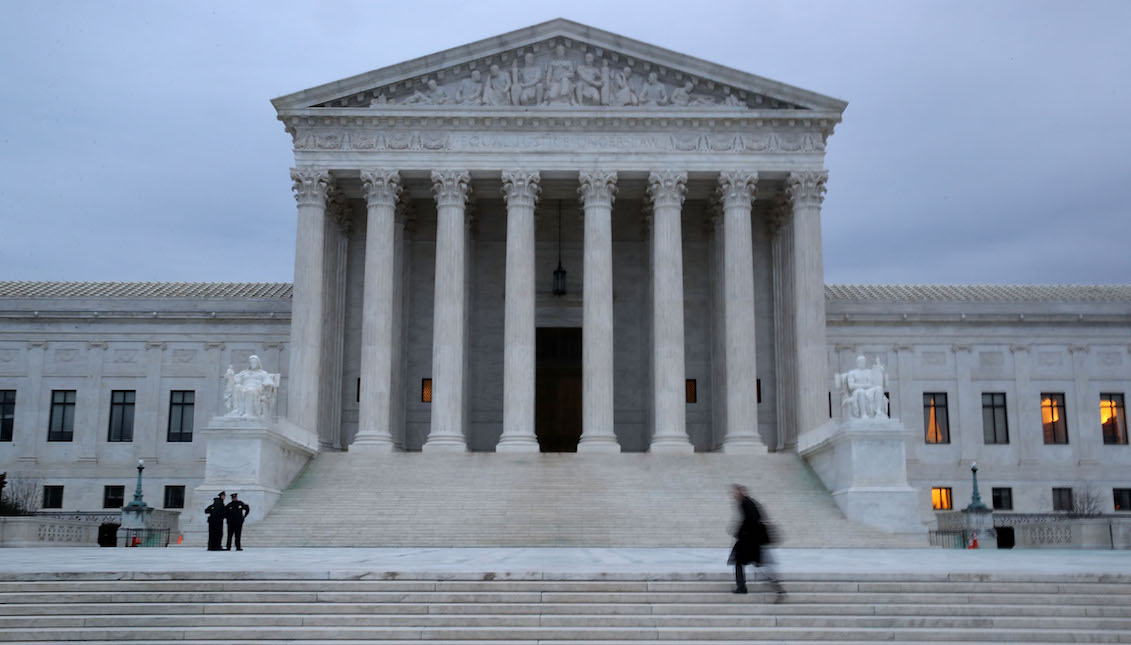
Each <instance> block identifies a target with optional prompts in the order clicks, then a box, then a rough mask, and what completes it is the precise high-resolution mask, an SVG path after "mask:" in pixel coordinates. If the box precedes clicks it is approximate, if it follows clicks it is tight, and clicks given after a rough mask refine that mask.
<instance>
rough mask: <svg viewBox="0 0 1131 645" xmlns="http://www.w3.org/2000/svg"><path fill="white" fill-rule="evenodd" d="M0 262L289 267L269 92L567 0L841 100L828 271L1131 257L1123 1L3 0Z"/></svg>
mask: <svg viewBox="0 0 1131 645" xmlns="http://www.w3.org/2000/svg"><path fill="white" fill-rule="evenodd" d="M0 15H2V16H3V17H2V19H0V280H125V281H134V280H172V281H289V280H291V279H292V273H293V262H294V235H295V203H294V199H293V198H292V196H291V190H290V183H291V182H290V179H289V176H288V169H289V168H290V166H291V165H292V163H293V157H292V155H291V141H290V137H289V136H288V135H287V134H286V133H285V132H284V131H283V126H282V124H281V123H279V122H278V121H277V120H276V119H275V112H274V110H273V108H272V107H271V104H270V99H271V98H274V97H276V96H281V95H283V94H288V93H291V92H294V91H297V90H301V89H304V88H307V87H311V86H314V85H319V84H322V83H326V82H329V81H333V80H337V79H339V78H343V77H346V76H351V75H353V74H357V73H361V72H365V71H369V70H371V69H376V68H379V67H383V66H385V65H389V64H393V63H397V62H400V61H403V60H407V59H410V58H414V57H417V56H420V55H424V54H428V53H432V52H434V51H438V50H442V49H446V48H448V47H453V46H457V45H462V44H465V43H468V42H471V41H475V40H478V39H481V38H485V37H488V36H493V35H497V34H500V33H503V32H506V31H510V30H513V29H517V28H521V27H526V26H529V25H531V24H534V23H538V22H542V21H545V20H548V19H551V18H556V17H564V18H569V19H571V20H575V21H578V22H582V23H586V24H590V25H593V26H595V27H598V28H601V29H605V30H608V31H612V32H614V33H619V34H622V35H625V36H628V37H631V38H636V39H638V40H642V41H645V42H649V43H652V44H655V45H658V46H660V47H665V48H668V49H672V50H675V51H677V52H683V53H686V54H690V55H692V56H696V57H699V58H703V59H706V60H709V61H713V62H717V63H720V64H722V65H726V66H729V67H734V68H737V69H740V70H743V71H747V72H751V73H754V74H758V75H760V76H765V77H768V78H771V79H774V80H777V81H781V82H784V83H788V84H791V85H796V86H799V87H803V88H805V89H809V90H813V91H815V92H819V93H822V94H827V95H830V96H834V97H837V98H841V99H844V100H847V101H848V102H849V106H848V109H847V111H846V112H845V115H844V122H843V123H841V124H840V125H839V126H838V127H837V130H836V133H835V134H834V135H833V137H832V138H831V139H830V141H829V148H828V157H827V166H828V169H829V173H830V179H829V184H828V187H829V192H828V196H827V198H826V200H825V204H824V210H823V215H822V216H823V220H824V250H825V274H826V280H827V281H828V282H864V283H1117V282H1131V216H1129V215H1131V208H1129V207H1128V204H1129V203H1131V202H1129V198H1131V162H1129V160H1128V151H1129V150H1131V89H1129V88H1128V84H1129V83H1131V44H1129V43H1131V2H1124V1H1113V2H984V1H977V2H959V3H954V2H931V3H924V2H905V1H900V2H816V3H804V2H796V1H793V0H790V1H788V2H751V1H739V2H730V3H726V2H709V1H705V0H678V1H675V0H650V1H647V2H614V1H611V0H602V1H599V2H583V1H579V0H574V1H572V2H548V1H538V2H533V1H528V2H489V1H485V0H474V1H466V0H464V1H460V2H422V1H419V0H410V1H403V2H395V3H393V2H317V3H315V2H288V3H284V2H231V1H224V2H201V1H193V2H179V3H172V2H114V3H111V2H87V1H83V2H78V1H76V2H61V3H59V2H46V1H43V0H36V1H34V2H31V1H19V2H16V1H14V0H0Z"/></svg>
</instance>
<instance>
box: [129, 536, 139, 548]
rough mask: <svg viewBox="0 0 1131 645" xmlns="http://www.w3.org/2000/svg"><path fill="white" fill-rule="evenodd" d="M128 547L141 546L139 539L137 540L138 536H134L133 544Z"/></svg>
mask: <svg viewBox="0 0 1131 645" xmlns="http://www.w3.org/2000/svg"><path fill="white" fill-rule="evenodd" d="M130 546H141V538H139V537H138V536H136V535H135V536H134V543H133V544H131V545H130Z"/></svg>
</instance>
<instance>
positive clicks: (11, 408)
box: [0, 390, 16, 441]
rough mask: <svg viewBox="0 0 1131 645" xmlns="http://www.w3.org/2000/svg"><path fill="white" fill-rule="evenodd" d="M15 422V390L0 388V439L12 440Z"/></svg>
mask: <svg viewBox="0 0 1131 645" xmlns="http://www.w3.org/2000/svg"><path fill="white" fill-rule="evenodd" d="M15 423H16V391H15V390H0V441H11V440H12V427H13V426H14V425H15Z"/></svg>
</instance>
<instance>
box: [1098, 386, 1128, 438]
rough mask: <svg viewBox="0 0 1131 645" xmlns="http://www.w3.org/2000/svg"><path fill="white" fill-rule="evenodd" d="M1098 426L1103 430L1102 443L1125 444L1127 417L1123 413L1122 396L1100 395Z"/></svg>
mask: <svg viewBox="0 0 1131 645" xmlns="http://www.w3.org/2000/svg"><path fill="white" fill-rule="evenodd" d="M1100 424H1101V425H1102V426H1103V429H1104V443H1127V417H1126V416H1125V413H1124V411H1123V395H1122V394H1101V395H1100Z"/></svg>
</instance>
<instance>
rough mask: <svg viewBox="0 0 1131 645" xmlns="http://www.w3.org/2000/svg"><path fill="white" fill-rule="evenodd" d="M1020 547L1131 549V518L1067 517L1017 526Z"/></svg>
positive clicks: (1016, 537) (1016, 538)
mask: <svg viewBox="0 0 1131 645" xmlns="http://www.w3.org/2000/svg"><path fill="white" fill-rule="evenodd" d="M1013 536H1014V539H1015V540H1016V546H1017V547H1018V548H1037V549H1042V548H1043V549H1050V548H1051V549H1131V518H1065V519H1064V520H1063V521H1060V522H1044V523H1040V524H1017V525H1014V527H1013Z"/></svg>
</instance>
